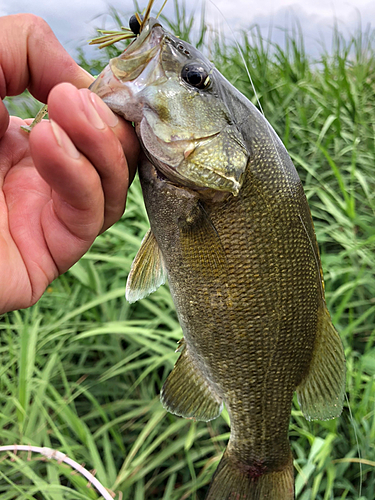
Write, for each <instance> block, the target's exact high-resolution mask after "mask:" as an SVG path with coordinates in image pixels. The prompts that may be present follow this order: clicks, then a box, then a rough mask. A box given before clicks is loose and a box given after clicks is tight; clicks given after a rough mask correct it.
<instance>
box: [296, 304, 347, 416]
mask: <svg viewBox="0 0 375 500" xmlns="http://www.w3.org/2000/svg"><path fill="white" fill-rule="evenodd" d="M318 317H319V320H318V331H317V336H316V340H315V346H314V352H313V357H312V360H311V364H310V368H309V371H308V373H307V375H306V377H305V378H304V380H303V381H302V382H301V384H300V385H299V386H298V387H297V398H298V403H299V405H300V407H301V410H302V413H303V414H304V416H305V418H307V420H329V419H331V418H336V417H338V416H339V415H340V413H341V412H342V407H343V400H344V396H345V356H344V348H343V345H342V342H341V339H340V337H339V334H338V333H337V331H336V330H335V327H334V326H333V324H332V322H331V318H330V316H329V313H328V311H327V308H326V307H324V308H322V309H321V310H320V313H319V316H318Z"/></svg>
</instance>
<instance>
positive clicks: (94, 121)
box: [79, 89, 105, 130]
mask: <svg viewBox="0 0 375 500" xmlns="http://www.w3.org/2000/svg"><path fill="white" fill-rule="evenodd" d="M90 94H91V92H90V91H89V90H88V89H81V91H80V93H79V95H80V96H81V100H82V103H83V109H84V111H85V114H86V117H87V119H88V121H89V122H90V123H91V125H93V126H94V127H95V128H97V129H99V130H101V129H103V128H105V123H104V122H103V120H102V119H101V118H100V116H99V114H98V112H97V111H96V108H95V107H94V104H93V101H92V100H91V99H90Z"/></svg>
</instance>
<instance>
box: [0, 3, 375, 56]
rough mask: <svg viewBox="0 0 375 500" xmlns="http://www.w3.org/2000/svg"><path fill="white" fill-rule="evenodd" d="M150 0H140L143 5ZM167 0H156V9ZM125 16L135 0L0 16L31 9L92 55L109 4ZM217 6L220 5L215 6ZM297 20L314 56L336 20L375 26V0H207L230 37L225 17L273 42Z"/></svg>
mask: <svg viewBox="0 0 375 500" xmlns="http://www.w3.org/2000/svg"><path fill="white" fill-rule="evenodd" d="M201 1H203V0H193V1H191V0H187V2H186V3H187V4H188V5H192V6H196V8H197V10H198V11H200V8H201ZM146 3H147V0H144V1H142V0H139V5H140V7H141V8H143V7H145V5H146ZM161 4H162V0H156V2H155V8H154V10H153V12H154V13H156V12H157V11H158V10H159V8H160V6H161ZM110 5H111V6H113V7H115V8H116V9H117V10H118V11H119V12H121V13H123V14H124V19H127V18H129V17H130V15H131V14H133V13H134V5H133V1H132V0H110V1H105V0H63V1H61V0H38V1H37V2H30V0H0V15H1V16H3V15H8V14H17V13H21V12H30V13H33V14H37V15H39V16H41V17H43V18H44V19H45V20H46V21H47V22H48V23H49V25H50V26H51V27H52V29H53V31H54V32H55V34H56V36H57V38H58V39H59V41H60V42H61V43H62V44H63V45H64V47H65V48H66V49H67V50H68V51H69V52H70V53H71V54H72V55H73V56H74V55H75V54H76V47H77V46H81V47H82V48H84V50H85V52H86V53H87V54H88V55H89V56H90V55H93V56H95V51H97V50H98V49H97V48H93V47H90V48H89V47H88V46H87V42H86V41H87V40H88V39H89V38H93V37H94V36H96V32H95V28H98V27H99V28H103V27H106V28H107V29H111V28H114V23H113V21H111V18H110V16H109V14H108V13H109V6H110ZM215 6H216V7H217V8H216V7H215ZM164 12H165V13H166V14H167V15H172V14H173V12H174V8H173V0H168V2H167V5H166V7H165V9H164ZM296 18H297V19H298V21H299V23H300V25H301V28H302V31H303V34H304V39H305V42H306V45H307V50H308V52H310V53H311V54H312V55H317V53H318V52H319V42H324V43H325V44H326V46H327V48H329V44H330V40H331V33H332V26H333V25H334V22H335V19H336V21H337V23H338V25H339V26H340V28H341V30H342V31H343V32H344V33H353V32H354V31H355V30H356V29H357V28H358V26H359V25H361V26H362V29H363V30H364V29H366V28H367V27H368V26H371V27H372V28H375V2H374V1H373V0H371V1H369V0H349V1H345V0H314V1H312V0H261V1H259V0H206V19H207V22H208V23H209V24H212V25H215V26H217V25H223V27H224V30H225V32H226V33H228V35H227V36H228V37H232V34H231V33H230V31H229V28H228V27H227V25H226V24H225V20H226V21H227V22H228V24H229V25H230V26H231V28H232V29H233V30H234V32H235V31H236V30H239V29H247V28H249V27H250V26H251V25H252V24H253V23H257V24H259V26H260V27H261V29H262V33H263V34H264V35H267V34H268V33H270V29H271V28H272V31H271V32H272V37H273V40H274V41H277V42H279V41H281V39H282V38H283V32H282V29H281V28H283V27H286V28H290V27H291V26H292V24H293V20H295V19H296Z"/></svg>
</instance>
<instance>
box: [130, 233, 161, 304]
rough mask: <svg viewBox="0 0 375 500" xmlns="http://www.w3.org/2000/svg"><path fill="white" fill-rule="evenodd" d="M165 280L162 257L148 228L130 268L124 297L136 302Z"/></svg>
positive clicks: (153, 290)
mask: <svg viewBox="0 0 375 500" xmlns="http://www.w3.org/2000/svg"><path fill="white" fill-rule="evenodd" d="M165 280H166V270H165V267H164V262H163V257H162V255H161V251H160V248H159V245H158V244H157V241H156V238H155V236H154V234H153V232H152V231H151V229H149V230H148V231H147V233H146V236H145V237H144V238H143V240H142V243H141V246H140V248H139V250H138V253H137V255H136V256H135V259H134V261H133V263H132V266H131V268H130V273H129V276H128V279H127V282H126V291H125V297H126V300H127V301H128V302H130V303H133V302H137V300H140V299H143V298H144V297H147V295H150V293H152V292H155V290H157V289H158V288H159V286H160V285H163V284H164V283H165Z"/></svg>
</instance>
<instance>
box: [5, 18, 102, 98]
mask: <svg viewBox="0 0 375 500" xmlns="http://www.w3.org/2000/svg"><path fill="white" fill-rule="evenodd" d="M0 33H1V40H2V43H1V44H0V97H1V98H4V97H5V96H6V95H9V96H11V95H18V94H21V93H22V92H23V91H24V90H25V89H26V88H27V89H28V90H29V91H30V93H31V94H32V95H33V96H34V97H35V98H36V99H38V100H39V101H42V102H47V96H48V94H49V91H50V90H51V89H52V88H53V87H54V86H55V85H57V84H58V83H62V82H69V83H72V84H73V85H74V86H75V87H77V88H84V87H88V86H89V85H90V83H92V81H93V77H92V76H91V75H89V73H87V72H86V71H85V70H84V69H82V68H81V67H80V66H78V64H77V63H76V62H75V61H74V59H73V58H72V57H71V56H70V55H69V54H68V53H67V52H66V50H65V49H64V48H63V46H62V45H61V44H60V42H59V41H58V40H57V38H56V36H55V35H54V33H53V31H52V29H51V28H50V27H49V25H48V24H47V23H46V22H45V21H44V20H43V19H42V18H40V17H38V16H35V15H33V14H16V15H11V16H3V17H0Z"/></svg>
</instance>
